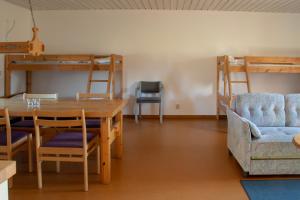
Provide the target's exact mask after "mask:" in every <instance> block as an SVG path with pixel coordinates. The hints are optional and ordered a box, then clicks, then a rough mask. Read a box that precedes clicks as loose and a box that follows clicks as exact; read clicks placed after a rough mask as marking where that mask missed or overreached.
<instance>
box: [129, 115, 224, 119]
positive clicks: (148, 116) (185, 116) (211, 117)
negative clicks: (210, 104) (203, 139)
mask: <svg viewBox="0 0 300 200" xmlns="http://www.w3.org/2000/svg"><path fill="white" fill-rule="evenodd" d="M124 117H125V118H129V119H134V115H124ZM226 118H227V117H226V115H221V116H220V119H226ZM142 119H159V116H158V115H142ZM164 119H209V120H216V119H217V117H216V115H164Z"/></svg>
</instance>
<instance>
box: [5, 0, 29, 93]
mask: <svg viewBox="0 0 300 200" xmlns="http://www.w3.org/2000/svg"><path fill="white" fill-rule="evenodd" d="M30 20H31V18H30V13H29V11H28V10H26V9H24V8H20V7H17V6H15V5H12V4H10V3H7V2H5V1H3V0H0V41H8V42H9V41H27V40H30V39H31V37H32V36H31V32H30V31H31V21H30ZM14 23H15V25H14V27H13V29H12V31H11V32H10V33H9V34H8V35H7V33H8V31H9V30H10V28H11V27H12V25H13V24H14ZM3 70H4V54H0V96H2V95H3V94H4V71H3ZM24 80H25V73H23V72H15V73H13V74H12V91H13V92H21V91H24V88H25V84H24Z"/></svg>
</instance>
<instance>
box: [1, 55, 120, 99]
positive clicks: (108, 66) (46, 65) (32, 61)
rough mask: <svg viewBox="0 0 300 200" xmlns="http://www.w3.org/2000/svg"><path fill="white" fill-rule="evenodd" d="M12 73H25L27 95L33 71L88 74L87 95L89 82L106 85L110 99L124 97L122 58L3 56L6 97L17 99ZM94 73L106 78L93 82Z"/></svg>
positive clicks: (94, 56)
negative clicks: (97, 72) (13, 89)
mask: <svg viewBox="0 0 300 200" xmlns="http://www.w3.org/2000/svg"><path fill="white" fill-rule="evenodd" d="M13 71H25V72H26V91H24V92H26V93H31V92H32V73H33V72H35V71H89V77H88V83H87V92H90V87H91V83H92V82H93V83H97V82H98V83H106V84H107V88H109V89H108V90H109V91H106V92H111V96H112V98H122V97H123V56H120V55H115V54H112V55H40V56H31V55H6V56H5V93H4V94H5V97H11V96H14V95H17V94H12V93H11V75H12V72H13ZM94 71H106V72H108V74H109V78H108V79H107V80H92V75H93V72H94ZM98 92H99V93H101V91H97V93H98ZM102 93H103V92H102Z"/></svg>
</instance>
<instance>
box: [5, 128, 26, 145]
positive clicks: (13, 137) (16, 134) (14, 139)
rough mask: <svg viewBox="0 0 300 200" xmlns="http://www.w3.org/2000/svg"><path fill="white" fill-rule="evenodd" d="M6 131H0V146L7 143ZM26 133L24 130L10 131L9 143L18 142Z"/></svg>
mask: <svg viewBox="0 0 300 200" xmlns="http://www.w3.org/2000/svg"><path fill="white" fill-rule="evenodd" d="M6 135H7V134H6V131H2V132H1V133H0V146H6V145H7V136H6ZM27 135H28V133H26V132H24V131H12V132H11V143H12V144H14V143H16V142H18V141H19V140H21V139H23V138H24V137H27Z"/></svg>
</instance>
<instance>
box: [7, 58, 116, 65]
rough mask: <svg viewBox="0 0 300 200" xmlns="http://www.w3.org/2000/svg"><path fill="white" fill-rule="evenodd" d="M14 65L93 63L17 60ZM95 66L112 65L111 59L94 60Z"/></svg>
mask: <svg viewBox="0 0 300 200" xmlns="http://www.w3.org/2000/svg"><path fill="white" fill-rule="evenodd" d="M12 63H14V64H22V65H27V64H30V65H86V64H91V61H89V60H78V61H76V60H64V61H55V60H53V61H52V60H51V61H33V60H20V61H19V60H17V61H12ZM94 63H95V64H100V65H108V64H111V58H110V57H107V58H97V59H95V60H94ZM115 63H116V64H119V63H120V61H115Z"/></svg>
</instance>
